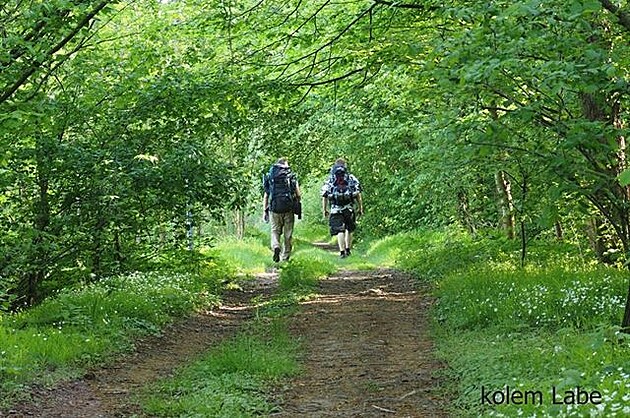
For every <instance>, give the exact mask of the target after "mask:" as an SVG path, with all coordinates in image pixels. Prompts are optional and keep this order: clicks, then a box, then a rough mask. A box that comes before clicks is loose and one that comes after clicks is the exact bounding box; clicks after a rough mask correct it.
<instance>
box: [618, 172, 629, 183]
mask: <svg viewBox="0 0 630 418" xmlns="http://www.w3.org/2000/svg"><path fill="white" fill-rule="evenodd" d="M617 180H619V184H621V185H622V186H624V187H625V186H628V185H630V169H625V170H624V171H622V172H621V174H619V175H618V176H617Z"/></svg>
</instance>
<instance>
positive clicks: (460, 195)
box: [457, 190, 477, 235]
mask: <svg viewBox="0 0 630 418" xmlns="http://www.w3.org/2000/svg"><path fill="white" fill-rule="evenodd" d="M457 212H458V213H459V219H460V221H461V222H462V224H464V226H465V227H466V229H468V232H470V234H471V235H476V234H477V227H476V226H475V222H474V220H473V217H472V215H471V214H470V210H469V208H468V196H467V195H466V192H465V191H463V190H460V191H458V192H457Z"/></svg>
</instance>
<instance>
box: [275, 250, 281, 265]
mask: <svg viewBox="0 0 630 418" xmlns="http://www.w3.org/2000/svg"><path fill="white" fill-rule="evenodd" d="M273 261H274V263H277V262H279V261H280V248H274V249H273Z"/></svg>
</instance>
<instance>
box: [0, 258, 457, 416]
mask: <svg viewBox="0 0 630 418" xmlns="http://www.w3.org/2000/svg"><path fill="white" fill-rule="evenodd" d="M276 279H277V277H276V276H275V274H273V273H269V274H265V275H261V276H259V277H257V278H256V279H255V280H253V281H252V282H251V283H250V284H249V285H248V286H247V287H246V288H243V289H242V290H240V291H229V292H226V294H225V295H224V302H223V305H222V306H220V307H219V308H217V309H214V310H212V311H208V312H203V313H199V314H196V315H195V316H192V317H190V318H187V319H186V320H182V321H180V322H177V323H175V324H173V325H171V326H170V327H168V329H166V330H165V331H164V332H163V333H162V335H161V336H159V337H151V338H147V339H145V340H143V341H141V342H139V343H138V344H137V347H136V350H135V352H134V353H133V354H130V355H128V356H126V357H125V358H123V359H121V360H120V361H118V362H117V363H114V364H110V365H109V366H107V367H104V368H101V369H98V370H92V371H90V372H88V373H87V374H86V375H85V376H84V377H83V378H81V379H77V380H74V381H70V382H66V383H63V384H61V385H59V386H57V387H55V388H35V389H33V393H32V396H31V398H32V400H30V401H28V402H24V403H22V404H19V405H16V406H15V407H14V408H13V409H12V410H11V411H9V412H5V413H4V414H3V413H2V412H0V416H6V417H12V418H14V417H46V418H53V417H64V418H66V417H82V418H85V417H129V416H142V411H141V409H140V408H139V406H138V405H136V404H135V403H134V397H133V395H134V393H136V392H137V391H138V390H139V389H140V388H142V387H143V386H145V385H146V384H147V383H152V382H155V380H157V379H160V378H163V377H168V376H170V375H171V374H172V373H173V372H174V370H175V369H176V368H177V367H178V366H181V365H183V364H186V363H187V362H190V361H191V360H192V359H194V358H195V357H196V356H198V355H199V354H201V353H202V352H204V351H206V350H208V349H209V348H210V347H212V346H214V345H216V344H217V343H218V342H220V341H222V340H224V339H226V338H229V337H230V336H232V335H234V334H235V333H236V331H237V330H239V329H240V328H241V327H242V326H243V325H244V324H245V323H246V322H247V320H248V319H250V318H251V317H252V315H253V314H254V307H253V306H252V299H253V298H254V297H257V299H256V300H257V301H258V302H260V299H261V297H262V298H265V297H269V296H270V295H272V294H273V292H274V291H275V289H276V284H277V280H276ZM432 303H433V300H432V299H431V297H430V296H429V294H428V293H427V292H425V291H424V290H423V289H422V288H419V287H418V286H417V283H415V282H414V280H413V279H412V278H411V277H409V276H408V275H406V274H404V273H401V272H398V271H394V270H385V269H377V270H371V271H340V272H338V273H337V274H336V275H334V276H332V277H329V278H327V279H324V280H322V281H321V282H320V285H319V289H318V296H317V297H315V298H313V299H311V300H309V301H308V302H304V303H303V304H302V305H301V307H300V309H299V311H298V312H297V313H296V314H295V315H293V316H292V317H291V318H290V319H289V327H290V332H291V333H292V334H293V335H295V336H296V338H299V340H300V341H301V344H302V347H303V353H304V354H303V358H301V359H300V360H301V362H302V367H303V373H302V374H300V375H299V376H298V377H296V378H293V379H292V380H289V381H287V382H285V384H284V385H283V387H278V388H274V389H273V390H272V393H271V394H270V395H271V397H272V398H273V399H274V400H275V402H276V404H277V405H279V410H280V411H281V412H278V413H275V414H274V415H273V416H274V417H441V416H446V415H447V414H446V412H445V408H446V406H447V404H448V402H447V400H446V399H445V395H444V391H443V390H442V388H441V387H440V384H441V381H440V379H439V377H436V376H437V375H439V371H440V369H442V368H443V367H444V365H443V364H441V363H440V362H439V361H438V360H436V358H435V357H434V355H433V344H432V341H431V336H430V332H429V324H428V323H429V316H428V309H429V307H430V305H431V304H432Z"/></svg>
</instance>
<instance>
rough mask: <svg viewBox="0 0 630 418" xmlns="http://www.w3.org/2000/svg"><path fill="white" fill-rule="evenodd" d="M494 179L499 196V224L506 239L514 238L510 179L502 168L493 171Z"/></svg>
mask: <svg viewBox="0 0 630 418" xmlns="http://www.w3.org/2000/svg"><path fill="white" fill-rule="evenodd" d="M494 181H495V184H496V188H497V194H498V196H499V210H500V212H501V226H502V228H503V230H504V231H505V234H506V236H507V237H508V239H514V236H515V233H514V225H515V223H516V221H515V216H514V200H513V198H512V189H511V185H510V181H509V180H508V178H507V175H506V173H505V171H503V170H499V171H497V172H496V173H495V175H494Z"/></svg>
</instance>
